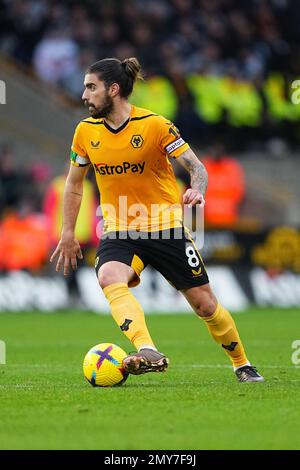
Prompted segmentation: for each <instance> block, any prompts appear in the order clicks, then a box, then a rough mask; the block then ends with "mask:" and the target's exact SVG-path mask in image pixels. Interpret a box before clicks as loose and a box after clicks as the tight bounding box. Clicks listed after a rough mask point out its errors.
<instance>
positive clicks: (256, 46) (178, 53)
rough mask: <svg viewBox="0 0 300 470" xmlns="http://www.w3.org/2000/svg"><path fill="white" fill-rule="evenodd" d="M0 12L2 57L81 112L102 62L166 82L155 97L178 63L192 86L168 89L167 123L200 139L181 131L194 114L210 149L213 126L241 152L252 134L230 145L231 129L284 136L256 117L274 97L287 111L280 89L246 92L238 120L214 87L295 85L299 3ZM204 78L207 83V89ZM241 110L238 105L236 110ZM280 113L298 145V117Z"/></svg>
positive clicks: (198, 1)
mask: <svg viewBox="0 0 300 470" xmlns="http://www.w3.org/2000/svg"><path fill="white" fill-rule="evenodd" d="M0 6H1V17H0V53H1V51H3V52H4V53H6V54H8V55H12V56H14V57H15V58H16V59H17V60H19V61H21V62H22V63H24V64H26V65H29V66H30V65H32V66H33V68H34V70H35V72H36V74H37V76H38V77H39V78H40V79H41V80H44V81H46V82H47V83H48V84H53V85H54V86H55V87H57V89H58V90H60V91H61V92H62V91H65V92H66V93H67V95H68V96H69V97H71V98H72V99H73V100H74V101H75V102H76V103H77V102H78V104H80V101H81V92H82V78H83V75H84V72H85V69H86V67H87V65H90V63H91V62H94V61H96V60H98V59H101V58H103V57H112V56H116V57H118V58H120V59H124V58H125V57H126V56H127V57H129V56H137V57H138V58H139V59H140V61H141V64H142V66H143V69H144V72H145V75H146V77H152V76H161V75H162V76H163V77H162V78H163V79H162V80H160V81H159V80H158V82H159V84H160V85H159V86H156V94H157V96H161V95H162V94H163V93H165V88H166V85H165V84H166V82H165V80H164V79H165V78H167V79H170V78H171V76H172V75H173V76H174V73H173V69H174V67H177V65H176V64H180V67H181V68H182V74H183V80H181V82H182V83H183V82H184V80H186V81H187V82H189V84H190V83H191V76H192V77H193V80H194V77H195V76H196V75H198V77H199V80H194V85H195V86H191V87H190V86H189V96H188V94H187V93H186V90H185V87H184V86H177V85H175V88H176V93H177V95H178V96H177V97H175V101H176V102H177V101H178V102H179V106H177V112H178V115H177V116H175V117H174V116H173V115H172V112H173V113H174V107H173V108H172V109H171V111H170V114H169V115H167V117H168V118H170V119H172V118H174V119H176V118H177V120H178V122H181V124H182V125H183V127H182V125H181V130H182V133H183V134H186V135H190V134H192V136H193V139H194V140H197V139H198V138H199V133H198V132H197V131H195V130H193V131H191V129H190V126H189V125H188V123H187V122H188V121H187V119H186V117H187V110H188V108H190V109H191V116H192V117H191V119H192V120H193V122H194V123H195V122H196V121H195V120H194V114H195V112H196V113H197V115H198V124H199V126H200V127H201V132H200V134H206V136H211V137H212V138H210V139H207V140H210V143H211V142H212V139H213V137H214V136H215V135H216V133H218V131H219V127H220V125H221V127H222V131H224V126H225V127H226V131H228V135H229V134H230V135H231V139H232V140H233V141H234V142H238V143H239V149H242V146H243V145H244V146H245V145H246V146H247V144H248V142H249V143H250V144H251V140H252V138H253V136H254V138H255V134H254V133H253V132H250V133H248V132H243V133H242V138H241V139H238V140H236V139H235V136H236V132H235V130H236V129H237V128H239V129H241V128H242V127H244V128H248V129H249V128H253V129H258V128H260V129H262V132H261V133H260V135H268V136H269V137H270V138H274V137H275V138H278V137H279V138H281V135H282V130H283V127H282V120H283V119H285V118H286V117H282V116H281V117H280V121H279V120H274V119H272V117H271V119H266V115H265V114H264V115H263V113H265V110H266V109H267V111H268V114H269V115H271V113H272V112H273V110H274V106H273V102H274V101H275V100H276V99H278V101H279V99H280V98H279V97H280V93H283V94H284V100H285V103H284V106H282V107H281V109H283V108H286V109H288V104H289V103H288V101H289V96H288V93H286V89H285V90H280V91H279V93H277V91H276V90H274V88H271V93H273V96H270V93H269V89H267V88H268V86H266V87H263V86H262V87H261V88H260V91H259V92H257V94H256V96H255V93H252V92H251V93H252V95H251V99H252V100H253V102H254V105H255V107H256V109H255V110H250V109H249V113H248V114H247V116H246V115H245V117H244V118H243V116H242V113H241V112H240V113H239V110H238V109H236V103H237V101H238V99H240V97H241V94H240V95H238V94H236V97H237V98H236V100H232V107H231V108H230V102H229V101H228V96H227V97H225V103H224V102H223V101H222V100H223V96H222V90H221V88H222V83H223V84H224V83H225V82H226V81H227V83H229V81H230V80H231V82H232V83H233V84H234V85H235V86H236V88H237V89H238V88H240V89H241V88H243V87H244V89H245V90H246V88H247V87H245V86H244V84H245V83H248V90H250V89H251V87H252V88H253V87H255V83H257V82H258V81H263V82H264V83H267V81H268V80H269V77H273V76H276V74H277V75H278V74H279V75H280V76H281V77H282V79H283V81H284V82H285V84H288V83H289V84H290V83H291V81H292V80H293V79H295V78H297V75H299V73H300V65H299V64H300V61H299V60H297V58H299V56H300V46H299V40H298V39H299V37H300V33H299V28H298V26H297V25H298V22H297V19H298V17H299V13H298V10H299V9H298V8H297V3H296V0H261V1H257V0H247V1H246V0H241V1H239V2H237V1H235V0H127V1H126V2H120V1H118V0H109V1H106V2H98V1H97V0H89V1H88V2H81V3H80V2H59V1H57V0H39V1H38V0H10V1H7V0H6V1H3V0H2V1H1V0H0ZM174 64H175V65H174ZM206 78H207V80H208V81H210V82H211V84H207V83H206V82H205V79H206ZM227 78H230V80H227ZM222 79H223V81H222ZM239 82H242V83H241V86H240V87H239V84H240V83H239ZM225 84H226V83H225ZM215 85H216V86H215ZM159 88H160V90H159ZM168 89H170V87H168ZM246 91H247V90H246ZM167 93H168V91H167ZM181 93H183V95H182V94H181ZM247 93H248V92H247ZM276 93H277V95H276ZM231 96H234V94H232V95H231ZM244 96H245V94H244ZM214 97H215V101H214ZM248 97H249V98H250V93H248ZM144 101H145V100H144ZM209 101H210V102H209ZM234 101H235V103H234ZM181 103H183V105H184V106H185V110H184V111H183V112H181V108H180V105H181ZM265 103H267V108H266V106H265ZM269 103H270V104H269ZM138 104H140V103H138ZM155 104H156V101H154V105H155ZM143 105H144V102H143V101H142V103H141V106H143ZM148 107H149V108H150V109H152V108H151V105H150V106H148ZM244 107H245V102H243V103H242V104H241V106H240V108H244ZM279 107H280V106H279V103H278V107H277V108H278V109H279ZM234 108H235V109H234ZM179 113H181V115H179ZM238 113H239V116H238ZM250 113H252V115H251V119H250V120H249V122H250V124H249V123H248V121H247V120H248V115H249V114H250ZM287 115H288V117H287V123H285V125H284V130H286V129H288V134H287V137H286V139H288V141H289V142H291V141H293V144H294V143H298V144H299V142H300V132H299V114H297V113H296V111H292V110H288V112H287ZM245 122H246V124H245ZM265 124H267V125H266V127H264V126H265ZM194 127H197V126H194ZM248 129H246V130H248ZM232 130H233V132H232Z"/></svg>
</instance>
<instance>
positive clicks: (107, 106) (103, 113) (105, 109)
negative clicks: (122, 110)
mask: <svg viewBox="0 0 300 470" xmlns="http://www.w3.org/2000/svg"><path fill="white" fill-rule="evenodd" d="M112 110H113V100H112V99H111V98H110V96H107V97H106V99H105V101H104V103H103V105H102V106H101V108H98V109H97V108H93V109H92V110H91V111H90V114H91V116H92V117H93V118H94V119H100V118H106V117H107V116H108V115H109V114H110V113H111V112H112Z"/></svg>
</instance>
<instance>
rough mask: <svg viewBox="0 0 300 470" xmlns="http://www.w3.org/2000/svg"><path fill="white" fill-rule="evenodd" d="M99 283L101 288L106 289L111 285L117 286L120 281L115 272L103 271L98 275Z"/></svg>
mask: <svg viewBox="0 0 300 470" xmlns="http://www.w3.org/2000/svg"><path fill="white" fill-rule="evenodd" d="M98 282H99V285H100V287H101V289H104V288H105V287H107V286H110V285H111V284H115V283H116V282H120V281H119V279H117V278H116V275H115V273H114V272H111V271H110V270H101V269H100V271H99V273H98Z"/></svg>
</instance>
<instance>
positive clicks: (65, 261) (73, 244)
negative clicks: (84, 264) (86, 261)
mask: <svg viewBox="0 0 300 470" xmlns="http://www.w3.org/2000/svg"><path fill="white" fill-rule="evenodd" d="M57 256H58V260H57V264H56V271H57V272H59V271H60V270H61V268H62V266H63V267H64V275H65V276H67V275H68V274H69V272H70V265H71V266H72V269H73V270H74V271H75V270H76V269H77V258H79V259H82V258H83V256H82V252H81V248H80V245H79V242H78V240H76V239H75V238H74V236H73V235H72V236H62V238H61V240H60V241H59V243H58V245H57V247H56V249H55V250H54V252H53V253H52V255H51V258H50V263H52V261H53V260H54V259H55V258H56V257H57Z"/></svg>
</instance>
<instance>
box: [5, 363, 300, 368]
mask: <svg viewBox="0 0 300 470" xmlns="http://www.w3.org/2000/svg"><path fill="white" fill-rule="evenodd" d="M6 366H9V367H26V368H49V369H65V366H64V365H62V364H53V363H51V362H50V363H48V364H26V363H22V364H6ZM6 366H3V367H6ZM170 367H172V369H174V368H175V369H232V366H231V365H230V364H174V363H173V362H171V364H170ZM257 367H258V366H257ZM259 367H262V368H264V369H300V365H299V366H296V365H280V364H259Z"/></svg>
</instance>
